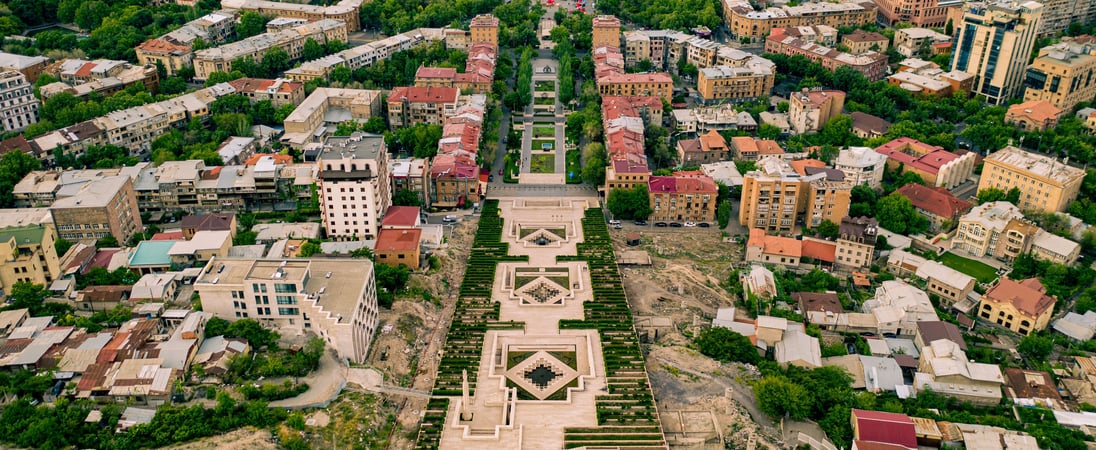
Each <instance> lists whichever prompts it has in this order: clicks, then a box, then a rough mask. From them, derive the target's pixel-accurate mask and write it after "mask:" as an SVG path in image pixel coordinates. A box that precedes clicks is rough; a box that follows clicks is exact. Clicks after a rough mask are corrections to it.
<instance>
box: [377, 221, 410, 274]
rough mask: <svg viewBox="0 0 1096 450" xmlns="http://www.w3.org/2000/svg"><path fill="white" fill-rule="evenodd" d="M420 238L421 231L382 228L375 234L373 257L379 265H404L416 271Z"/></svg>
mask: <svg viewBox="0 0 1096 450" xmlns="http://www.w3.org/2000/svg"><path fill="white" fill-rule="evenodd" d="M416 209H417V208H416ZM421 237H422V229H419V228H410V229H394V228H382V229H381V230H380V231H379V232H377V246H376V248H374V249H373V256H374V258H375V259H376V261H377V262H378V263H381V264H388V265H392V266H400V265H404V266H407V267H408V268H410V269H411V270H418V268H419V239H420V238H421Z"/></svg>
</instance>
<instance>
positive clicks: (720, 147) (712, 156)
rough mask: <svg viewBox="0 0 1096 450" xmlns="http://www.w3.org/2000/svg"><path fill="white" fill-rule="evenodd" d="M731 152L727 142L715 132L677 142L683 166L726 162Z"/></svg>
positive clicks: (678, 153) (678, 156)
mask: <svg viewBox="0 0 1096 450" xmlns="http://www.w3.org/2000/svg"><path fill="white" fill-rule="evenodd" d="M729 150H730V149H729V147H728V146H727V141H726V140H725V139H723V136H722V135H720V134H719V132H718V131H715V130H711V131H709V132H707V133H705V134H703V135H701V136H700V137H699V138H697V139H682V140H680V141H677V158H678V162H679V163H680V164H681V165H682V166H692V165H697V164H706V163H712V162H718V161H724V160H726V159H727V157H728V155H729Z"/></svg>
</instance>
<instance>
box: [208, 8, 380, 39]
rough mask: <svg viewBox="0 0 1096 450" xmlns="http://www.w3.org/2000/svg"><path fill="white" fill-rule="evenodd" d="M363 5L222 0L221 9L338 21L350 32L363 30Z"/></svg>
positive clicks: (311, 19) (310, 19) (312, 19)
mask: <svg viewBox="0 0 1096 450" xmlns="http://www.w3.org/2000/svg"><path fill="white" fill-rule="evenodd" d="M362 3H365V0H338V2H336V3H334V4H332V5H329V6H318V5H311V4H306V3H299V2H298V3H294V2H277V1H267V0H222V1H221V7H222V8H225V9H234V10H239V11H252V12H256V13H259V14H262V15H267V16H274V17H289V18H295V19H305V20H308V21H320V20H324V19H332V20H338V21H341V22H344V23H346V27H347V30H348V31H357V30H359V29H361V21H360V20H359V19H360V18H359V17H358V13H359V12H360V10H361V6H362ZM343 42H346V40H345V39H343Z"/></svg>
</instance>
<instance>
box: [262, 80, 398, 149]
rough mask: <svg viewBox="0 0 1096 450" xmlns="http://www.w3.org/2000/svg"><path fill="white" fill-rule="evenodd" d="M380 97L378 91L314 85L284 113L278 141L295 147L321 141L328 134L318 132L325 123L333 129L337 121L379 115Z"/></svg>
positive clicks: (363, 118) (359, 120)
mask: <svg viewBox="0 0 1096 450" xmlns="http://www.w3.org/2000/svg"><path fill="white" fill-rule="evenodd" d="M381 97H382V95H381V91H379V90H365V89H340V88H325V87H320V88H316V90H314V91H312V94H311V95H309V96H308V98H306V99H305V100H304V101H303V102H300V104H299V105H298V106H297V108H296V109H294V110H293V112H292V113H290V114H289V115H288V116H286V118H285V121H284V122H283V124H284V125H285V133H284V134H282V137H281V141H282V143H284V144H287V145H289V146H291V147H294V148H300V147H303V146H305V145H307V144H313V143H318V142H322V140H323V138H324V136H326V135H327V134H329V133H321V134H320V135H317V132H318V131H319V130H320V128H321V127H324V126H326V127H327V128H328V130H330V131H332V132H333V131H334V129H335V128H336V127H338V124H339V122H342V121H346V120H353V121H357V122H359V123H365V122H366V121H368V120H369V118H370V117H373V116H378V115H380V114H381V113H382V103H381Z"/></svg>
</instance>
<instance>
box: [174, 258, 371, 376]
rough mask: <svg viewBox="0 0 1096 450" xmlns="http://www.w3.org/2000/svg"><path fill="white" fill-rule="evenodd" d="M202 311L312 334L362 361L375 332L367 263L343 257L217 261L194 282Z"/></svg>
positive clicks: (292, 332) (288, 332)
mask: <svg viewBox="0 0 1096 450" xmlns="http://www.w3.org/2000/svg"><path fill="white" fill-rule="evenodd" d="M194 292H195V293H196V294H198V296H199V298H201V302H202V310H203V311H205V312H208V313H210V314H213V315H214V316H216V317H218V318H221V319H225V320H229V321H235V320H239V319H245V318H250V319H255V320H257V321H259V322H260V323H261V324H263V325H264V326H267V327H271V328H274V329H276V330H278V331H279V332H280V333H281V334H282V335H283V336H300V335H304V334H314V335H316V336H318V337H319V338H320V339H323V340H324V343H325V344H327V346H329V347H330V348H333V349H334V350H335V351H336V352H337V353H338V355H339V358H346V359H349V360H350V361H352V362H355V363H363V362H365V358H366V355H368V354H369V346H370V344H371V343H372V340H373V334H374V333H375V332H376V329H377V316H378V305H377V288H376V284H375V283H374V281H373V263H372V262H370V261H368V260H354V263H353V264H347V260H346V259H320V258H313V259H292V260H265V259H228V258H226V259H222V258H214V259H212V260H211V261H209V263H207V264H206V266H205V269H204V270H202V274H201V275H200V276H199V277H198V279H197V280H195V281H194Z"/></svg>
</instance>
